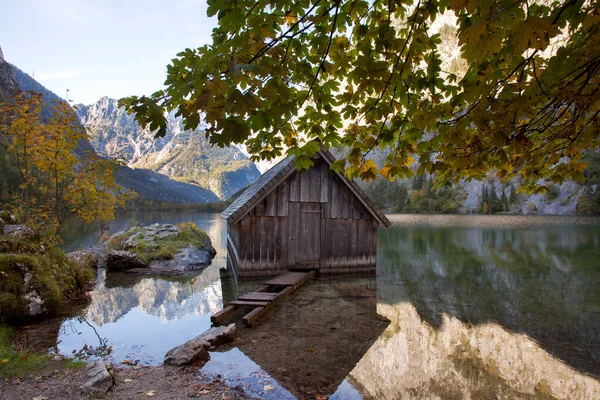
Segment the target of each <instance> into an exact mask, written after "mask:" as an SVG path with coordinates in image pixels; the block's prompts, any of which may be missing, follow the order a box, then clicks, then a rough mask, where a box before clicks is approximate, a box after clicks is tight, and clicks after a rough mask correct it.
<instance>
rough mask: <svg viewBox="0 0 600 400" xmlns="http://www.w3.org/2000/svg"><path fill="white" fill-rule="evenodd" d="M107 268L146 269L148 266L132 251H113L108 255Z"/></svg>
mask: <svg viewBox="0 0 600 400" xmlns="http://www.w3.org/2000/svg"><path fill="white" fill-rule="evenodd" d="M105 263H106V268H107V269H109V270H123V269H130V268H146V267H147V266H148V265H146V263H145V262H144V261H142V259H141V258H140V257H139V256H138V255H137V254H134V253H132V252H130V251H123V250H111V251H109V252H108V254H106V261H105Z"/></svg>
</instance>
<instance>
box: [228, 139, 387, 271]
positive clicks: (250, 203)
mask: <svg viewBox="0 0 600 400" xmlns="http://www.w3.org/2000/svg"><path fill="white" fill-rule="evenodd" d="M334 161H335V158H334V157H333V155H332V154H331V153H330V152H328V151H327V150H326V149H325V148H324V147H323V146H321V150H320V151H319V152H317V153H315V155H314V156H313V162H314V165H313V166H312V167H311V168H309V169H307V170H302V171H298V170H297V169H296V166H295V157H294V156H289V157H287V158H286V159H284V160H283V161H281V162H279V163H278V164H277V165H275V166H274V167H273V168H271V169H270V170H269V171H267V172H266V173H265V174H263V175H262V176H261V177H260V178H259V179H257V180H256V182H254V184H252V185H251V186H250V187H249V188H248V189H247V190H246V191H245V192H244V193H243V194H242V195H241V196H240V197H238V198H237V199H236V200H235V201H234V202H233V203H232V204H231V205H230V206H229V207H228V208H227V209H226V210H225V211H224V212H223V213H222V214H221V215H222V216H223V218H225V219H226V220H227V230H228V238H227V266H228V269H229V270H232V271H234V272H236V273H237V275H238V276H260V275H274V274H277V273H280V272H283V271H286V270H289V269H295V270H308V269H314V270H318V271H320V272H327V273H337V272H359V271H362V272H366V271H368V272H375V265H376V254H377V228H378V227H379V226H384V227H387V226H389V224H390V222H389V221H388V219H387V218H386V217H385V215H384V214H383V213H381V211H379V210H378V209H377V208H376V207H375V205H374V204H373V203H372V202H371V201H370V200H369V198H368V197H367V196H366V194H365V193H364V192H363V190H362V189H361V188H360V187H359V186H358V185H357V184H356V183H355V182H354V181H352V180H349V179H348V178H346V177H345V176H344V175H343V173H336V172H335V171H333V170H331V169H330V167H331V164H332V163H333V162H334Z"/></svg>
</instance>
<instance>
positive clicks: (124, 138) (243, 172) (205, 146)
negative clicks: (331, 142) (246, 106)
mask: <svg viewBox="0 0 600 400" xmlns="http://www.w3.org/2000/svg"><path fill="white" fill-rule="evenodd" d="M76 112H77V114H78V116H79V118H80V120H81V122H82V124H83V125H84V126H85V127H86V129H87V131H88V134H89V137H90V143H91V144H92V146H93V147H94V149H95V150H96V152H97V153H99V154H101V155H105V156H111V157H119V158H121V159H123V160H124V161H125V162H126V163H127V165H128V166H130V167H132V168H144V169H149V170H153V171H155V172H158V173H161V174H164V175H166V176H168V177H170V178H171V179H174V180H177V181H180V182H185V183H189V184H192V185H196V186H199V187H203V188H205V189H208V190H211V191H212V192H214V193H215V194H216V195H217V196H218V197H219V198H220V199H227V198H229V197H231V195H233V194H234V193H235V192H237V191H239V190H240V189H241V188H243V187H245V186H248V185H249V184H250V183H252V182H254V180H255V179H256V178H258V177H259V176H260V172H259V170H258V169H257V168H256V166H255V165H254V163H252V161H250V159H248V157H246V156H245V155H244V154H243V153H242V152H241V151H240V150H239V149H238V148H237V147H234V146H230V147H225V148H219V147H214V146H211V145H210V144H209V142H208V140H206V138H205V137H204V132H203V131H202V130H196V131H193V132H190V131H186V130H185V129H184V127H183V124H182V122H181V119H180V118H177V117H175V116H173V115H168V116H167V121H168V125H167V133H166V135H165V136H164V137H161V138H154V134H153V133H152V132H151V131H150V130H149V129H144V128H142V127H140V126H139V124H138V123H137V122H136V121H135V119H134V117H133V116H132V115H129V114H128V113H127V112H126V111H125V110H124V109H122V108H120V107H119V106H118V101H117V100H116V99H111V98H109V97H106V96H105V97H102V98H101V99H100V100H98V101H97V102H96V103H93V104H90V105H83V104H78V105H77V106H76Z"/></svg>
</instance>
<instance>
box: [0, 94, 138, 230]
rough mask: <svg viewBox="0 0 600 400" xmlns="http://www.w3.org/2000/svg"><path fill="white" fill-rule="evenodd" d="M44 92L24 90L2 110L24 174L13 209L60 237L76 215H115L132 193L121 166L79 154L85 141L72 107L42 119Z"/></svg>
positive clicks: (59, 106) (58, 106) (1, 129)
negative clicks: (120, 176) (118, 175)
mask: <svg viewBox="0 0 600 400" xmlns="http://www.w3.org/2000/svg"><path fill="white" fill-rule="evenodd" d="M43 106H44V102H43V99H42V96H41V95H40V94H39V93H33V92H28V93H20V94H19V95H18V96H17V98H16V100H15V102H14V103H12V104H8V105H4V107H2V108H1V109H0V115H1V116H2V121H0V122H1V123H0V133H2V134H5V135H7V136H8V139H9V143H10V145H9V148H8V154H9V156H10V157H12V159H13V161H14V164H15V165H16V167H17V170H18V172H19V175H20V182H19V190H18V192H17V194H16V195H15V198H14V202H13V203H14V205H13V206H14V211H15V212H16V214H17V215H18V216H19V219H20V220H21V221H23V222H24V223H27V224H29V225H32V226H35V227H36V228H38V229H40V230H41V231H42V232H43V233H45V234H48V235H49V237H51V238H53V237H56V234H57V233H58V230H59V229H60V226H61V225H62V223H63V222H64V221H65V220H66V219H67V218H69V217H72V216H76V217H78V218H82V219H83V220H85V221H87V222H89V221H92V220H94V219H97V218H102V219H111V218H114V211H115V208H116V207H122V206H123V205H124V201H125V200H126V199H127V198H129V197H131V193H129V192H127V191H126V190H125V189H124V188H122V187H121V186H119V185H117V184H116V182H115V178H114V171H115V168H116V167H117V164H116V163H115V162H114V161H113V160H110V159H103V158H101V157H99V156H98V155H97V154H96V153H93V152H87V153H86V154H76V147H77V146H78V144H79V143H80V142H81V141H82V140H85V139H86V133H85V130H84V129H83V127H82V126H81V125H80V124H79V123H78V121H77V117H76V115H75V113H74V111H73V109H72V108H71V107H70V106H69V105H68V104H67V103H65V102H57V103H55V104H54V105H53V107H52V117H51V118H50V119H49V120H45V121H44V120H42V119H41V118H40V113H41V111H42V109H43Z"/></svg>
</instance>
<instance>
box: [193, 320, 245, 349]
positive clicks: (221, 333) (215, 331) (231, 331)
mask: <svg viewBox="0 0 600 400" xmlns="http://www.w3.org/2000/svg"><path fill="white" fill-rule="evenodd" d="M236 332H237V329H236V327H235V324H229V325H227V326H217V327H212V328H209V329H208V330H206V331H205V332H204V333H202V334H201V335H200V336H198V337H197V338H196V339H203V340H205V341H207V342H208V343H210V344H211V345H213V346H218V345H221V344H225V343H229V342H231V341H232V340H233V339H235V334H236Z"/></svg>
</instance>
